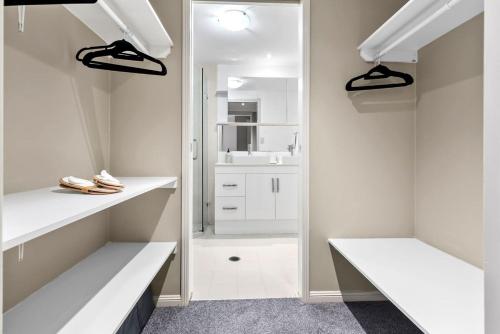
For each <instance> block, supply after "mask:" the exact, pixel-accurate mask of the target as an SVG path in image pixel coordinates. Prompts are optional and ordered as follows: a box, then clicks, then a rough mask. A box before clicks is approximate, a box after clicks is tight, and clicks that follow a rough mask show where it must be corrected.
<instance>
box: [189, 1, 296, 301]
mask: <svg viewBox="0 0 500 334" xmlns="http://www.w3.org/2000/svg"><path fill="white" fill-rule="evenodd" d="M193 15H194V29H193V50H194V66H193V68H194V70H193V143H194V144H193V146H194V147H193V237H194V240H193V247H194V268H193V275H194V277H193V282H194V283H193V299H194V300H214V299H215V300H217V299H251V298H270V297H281V298H291V297H297V292H298V290H299V289H298V277H299V272H298V263H299V258H298V254H299V252H298V240H299V230H300V229H299V219H298V218H299V216H298V215H299V207H300V206H299V174H300V170H301V167H300V166H301V165H300V162H301V159H300V152H301V147H300V131H301V107H300V101H299V79H300V76H301V66H300V60H301V58H300V52H299V49H300V47H299V43H300V39H299V27H300V26H299V16H300V8H299V6H298V5H296V4H285V5H279V4H265V5H259V4H253V5H235V4H204V3H201V2H198V3H194V4H193ZM276 22H280V24H279V25H276ZM207 41H210V42H207Z"/></svg>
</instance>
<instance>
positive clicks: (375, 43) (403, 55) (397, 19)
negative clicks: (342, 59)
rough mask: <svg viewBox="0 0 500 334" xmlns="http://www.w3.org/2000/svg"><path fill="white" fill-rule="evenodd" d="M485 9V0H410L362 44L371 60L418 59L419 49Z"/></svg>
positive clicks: (403, 60)
mask: <svg viewBox="0 0 500 334" xmlns="http://www.w3.org/2000/svg"><path fill="white" fill-rule="evenodd" d="M483 11H484V0H410V1H408V2H407V3H406V4H405V5H404V6H403V7H402V8H401V9H400V10H399V11H398V12H397V13H396V14H394V15H393V16H392V17H391V18H390V19H389V20H387V21H386V22H385V23H384V24H383V25H382V26H381V27H380V28H379V29H377V30H376V31H375V32H374V33H373V34H372V35H371V36H370V37H369V38H368V39H367V40H365V41H364V42H363V43H362V44H361V45H360V46H359V47H358V50H359V52H360V55H361V57H362V58H363V59H364V60H365V61H367V62H374V61H375V60H377V59H380V60H381V61H383V62H402V63H416V62H418V50H419V49H421V48H422V47H424V46H426V45H427V44H429V43H431V42H433V41H434V40H436V39H438V38H439V37H441V36H443V35H444V34H446V33H448V32H449V31H451V30H453V29H455V28H456V27H458V26H460V25H462V24H463V23H465V22H467V21H468V20H470V19H472V18H473V17H475V16H477V15H478V14H481V13H482V12H483Z"/></svg>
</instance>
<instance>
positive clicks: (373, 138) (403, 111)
mask: <svg viewBox="0 0 500 334" xmlns="http://www.w3.org/2000/svg"><path fill="white" fill-rule="evenodd" d="M404 3H405V1H401V0H376V1H373V0H372V1H365V0H313V1H311V105H310V132H311V135H310V241H309V244H310V288H311V290H312V291H318V290H323V291H329V290H364V289H368V290H371V289H373V288H372V287H370V286H369V285H368V283H367V282H366V281H364V280H363V279H361V277H360V275H359V274H358V273H357V272H356V271H355V270H354V269H353V268H352V267H351V266H350V265H349V264H347V263H345V261H344V260H343V259H342V257H341V256H339V255H338V254H335V253H334V254H332V253H331V249H330V247H329V246H328V244H327V239H328V238H342V237H346V238H350V237H377V236H379V237H408V236H412V235H413V232H414V231H413V230H414V212H413V208H414V196H413V182H414V181H413V179H414V145H415V142H414V117H415V86H414V85H413V86H411V87H409V88H404V89H394V90H385V91H378V92H373V91H367V92H361V93H355V94H348V93H347V92H346V91H345V83H346V82H347V81H348V80H349V79H350V78H352V77H354V76H356V75H359V74H362V73H366V71H368V70H369V69H370V68H371V67H372V66H373V64H367V63H365V62H363V60H362V59H361V58H360V56H359V53H358V51H357V46H358V45H359V44H360V43H361V42H362V41H363V40H364V39H366V38H367V37H368V36H369V35H370V34H371V33H372V32H373V31H374V30H375V29H376V28H378V27H379V26H380V25H381V24H382V23H383V22H384V21H385V20H387V19H388V18H389V17H390V16H392V15H393V14H394V13H395V12H396V11H397V10H398V9H399V8H400V7H401V6H402V5H403V4H404ZM391 67H392V68H394V69H396V70H398V69H399V70H403V71H406V72H409V73H414V70H415V66H414V65H391Z"/></svg>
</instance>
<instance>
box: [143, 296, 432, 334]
mask: <svg viewBox="0 0 500 334" xmlns="http://www.w3.org/2000/svg"><path fill="white" fill-rule="evenodd" d="M160 333H161V334H169V333H175V334H182V333H190V334H193V333H206V334H239V333H245V334H246V333H249V334H250V333H252V334H268V333H269V334H274V333H287V334H288V333H290V334H295V333H296V334H299V333H300V334H304V333H321V334H326V333H335V334H413V333H415V334H417V333H422V332H421V331H420V330H418V329H417V327H415V326H414V325H413V324H412V323H411V322H410V321H409V320H408V319H407V318H406V317H405V316H404V315H403V314H402V313H401V312H400V311H399V310H398V309H397V308H395V307H394V306H393V305H392V304H391V303H389V302H370V303H347V304H343V303H334V304H304V303H302V302H301V301H300V300H298V299H259V300H237V301H199V302H191V303H190V305H189V306H188V307H186V308H179V307H175V308H173V307H169V308H157V309H156V310H155V311H154V312H153V315H152V316H151V319H150V320H149V322H148V324H147V325H146V328H144V331H143V334H160Z"/></svg>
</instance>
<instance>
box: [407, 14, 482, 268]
mask: <svg viewBox="0 0 500 334" xmlns="http://www.w3.org/2000/svg"><path fill="white" fill-rule="evenodd" d="M419 58H420V61H419V63H418V66H417V77H418V82H417V93H418V103H417V124H416V128H417V146H416V147H417V153H416V156H417V160H416V166H417V174H416V176H417V177H416V180H417V183H416V192H417V198H416V236H417V237H418V238H420V239H421V240H423V241H425V242H428V243H430V244H431V245H434V246H436V247H438V248H440V249H442V250H444V251H446V252H448V253H451V254H453V255H455V256H457V257H459V258H462V259H464V260H466V261H468V262H470V263H472V264H474V265H476V266H479V267H482V263H483V223H482V220H483V217H482V209H483V202H482V191H483V188H482V180H483V154H482V153H483V150H482V146H483V16H482V15H481V16H478V17H476V18H475V19H473V20H471V21H469V22H467V23H466V24H464V25H462V26H460V27H459V28H457V29H456V30H454V31H452V32H450V33H448V34H447V35H445V36H443V37H442V38H440V39H438V40H436V41H435V42H433V43H432V44H430V45H428V46H427V47H425V48H424V49H422V50H421V51H420V53H419Z"/></svg>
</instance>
